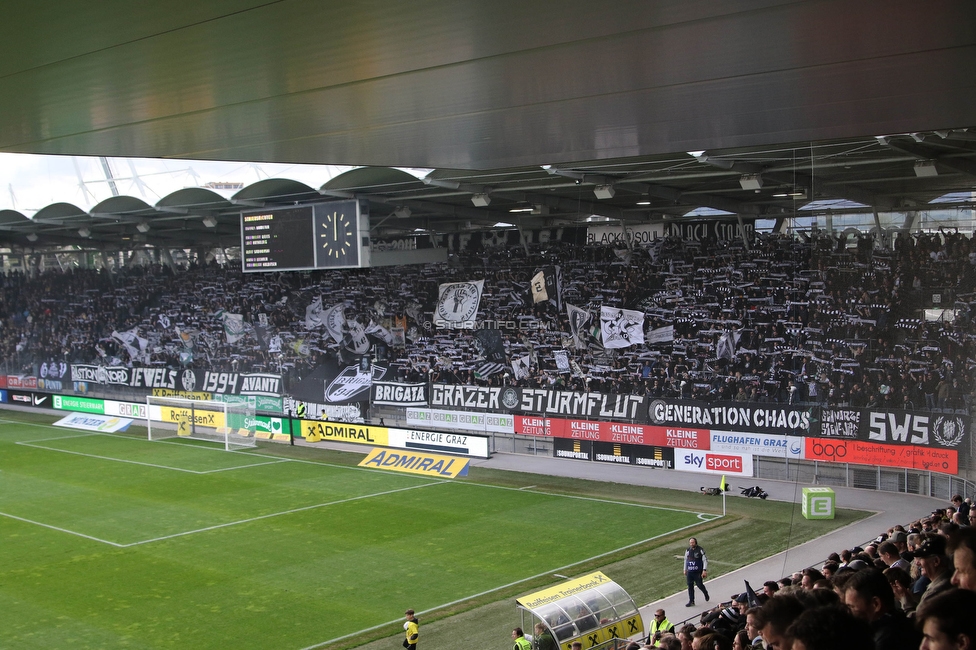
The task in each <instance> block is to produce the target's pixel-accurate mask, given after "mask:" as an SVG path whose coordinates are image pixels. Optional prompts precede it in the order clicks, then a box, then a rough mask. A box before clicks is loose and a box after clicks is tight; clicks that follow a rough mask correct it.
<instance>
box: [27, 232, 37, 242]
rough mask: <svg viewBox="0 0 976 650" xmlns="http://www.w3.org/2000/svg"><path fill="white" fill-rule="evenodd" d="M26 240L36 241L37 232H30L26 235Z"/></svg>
mask: <svg viewBox="0 0 976 650" xmlns="http://www.w3.org/2000/svg"><path fill="white" fill-rule="evenodd" d="M27 241H30V242H34V241H37V233H33V232H32V233H30V234H29V235H27Z"/></svg>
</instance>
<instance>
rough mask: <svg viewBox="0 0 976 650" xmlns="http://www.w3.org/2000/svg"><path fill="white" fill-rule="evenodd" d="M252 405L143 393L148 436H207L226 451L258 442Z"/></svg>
mask: <svg viewBox="0 0 976 650" xmlns="http://www.w3.org/2000/svg"><path fill="white" fill-rule="evenodd" d="M254 416H255V413H254V407H253V406H251V405H249V404H247V403H239V404H229V403H227V402H216V401H209V400H192V399H185V398H182V397H157V396H155V395H148V396H147V397H146V430H147V431H148V436H149V440H163V439H165V438H187V439H194V440H206V441H209V442H215V443H218V444H220V445H221V446H223V448H224V449H225V450H227V451H232V450H234V449H247V448H250V447H256V446H257V439H256V438H255V435H254V434H255V426H254V423H255V417H254Z"/></svg>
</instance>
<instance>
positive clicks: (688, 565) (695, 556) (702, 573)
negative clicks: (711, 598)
mask: <svg viewBox="0 0 976 650" xmlns="http://www.w3.org/2000/svg"><path fill="white" fill-rule="evenodd" d="M706 577H708V558H707V557H705V549H703V548H702V547H701V546H699V545H698V540H697V539H695V538H694V537H692V538H691V539H689V540H688V548H687V549H685V578H686V580H687V582H688V604H687V605H685V607H694V606H695V587H696V586H697V587H698V588H699V589H700V590H701V592H702V594H703V595H704V596H705V601H706V602H707V601H708V589H706V588H705V583H704V582H703V581H702V578H706Z"/></svg>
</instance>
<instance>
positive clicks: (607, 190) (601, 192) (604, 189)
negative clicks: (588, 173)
mask: <svg viewBox="0 0 976 650" xmlns="http://www.w3.org/2000/svg"><path fill="white" fill-rule="evenodd" d="M615 193H616V192H615V190H614V189H613V185H597V186H596V187H594V188H593V194H595V195H596V198H598V199H612V198H613V195H614V194H615Z"/></svg>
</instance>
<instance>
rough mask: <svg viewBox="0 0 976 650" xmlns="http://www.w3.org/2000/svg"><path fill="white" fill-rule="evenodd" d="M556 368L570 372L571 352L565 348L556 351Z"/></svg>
mask: <svg viewBox="0 0 976 650" xmlns="http://www.w3.org/2000/svg"><path fill="white" fill-rule="evenodd" d="M555 356H556V370H558V371H559V372H561V373H563V372H569V371H570V367H569V353H568V352H566V351H565V350H558V351H557V352H556V355H555Z"/></svg>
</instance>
